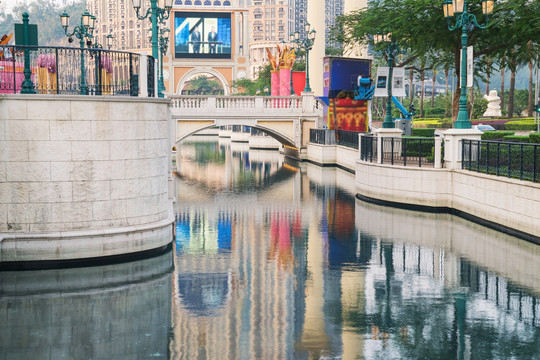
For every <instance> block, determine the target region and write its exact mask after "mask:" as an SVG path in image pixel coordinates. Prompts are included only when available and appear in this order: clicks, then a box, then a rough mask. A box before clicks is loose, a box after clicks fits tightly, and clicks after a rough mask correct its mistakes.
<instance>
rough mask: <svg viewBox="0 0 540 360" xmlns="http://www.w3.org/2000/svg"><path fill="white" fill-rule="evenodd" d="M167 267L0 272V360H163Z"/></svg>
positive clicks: (150, 262) (166, 263)
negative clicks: (155, 359)
mask: <svg viewBox="0 0 540 360" xmlns="http://www.w3.org/2000/svg"><path fill="white" fill-rule="evenodd" d="M172 266H173V263H172V254H171V252H169V253H166V254H163V255H161V256H158V257H154V258H151V259H146V260H143V261H137V262H130V263H125V264H116V265H108V266H97V267H89V268H77V269H62V270H46V271H23V272H1V273H0V314H2V321H0V358H1V359H17V360H22V359H51V360H56V359H152V358H157V359H166V358H169V329H170V326H171V292H172V288H171V275H172Z"/></svg>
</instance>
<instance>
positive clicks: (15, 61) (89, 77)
mask: <svg viewBox="0 0 540 360" xmlns="http://www.w3.org/2000/svg"><path fill="white" fill-rule="evenodd" d="M142 58H143V56H142V55H141V54H135V53H130V52H124V51H111V50H104V49H97V48H96V49H93V48H84V49H81V48H73V47H55V46H14V45H0V94H17V93H21V89H22V88H23V82H24V81H25V73H24V72H25V68H26V69H27V72H28V70H29V71H30V72H29V79H30V80H31V85H30V87H26V86H25V90H24V91H23V93H36V94H69V95H124V96H139V93H140V86H139V84H140V80H142V79H141V78H140V77H141V76H145V77H147V78H146V79H144V80H146V81H145V83H146V84H148V85H147V86H146V88H147V89H148V94H141V95H144V96H155V91H154V83H155V81H154V76H155V75H154V73H155V72H154V71H153V70H154V59H153V58H152V57H148V58H146V56H144V59H148V60H147V61H148V63H147V64H144V66H141V59H142ZM25 61H26V63H25ZM141 68H144V69H145V71H143V72H141ZM147 70H150V71H147Z"/></svg>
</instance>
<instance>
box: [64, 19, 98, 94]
mask: <svg viewBox="0 0 540 360" xmlns="http://www.w3.org/2000/svg"><path fill="white" fill-rule="evenodd" d="M60 20H61V21H62V27H63V28H64V33H65V34H66V36H67V37H68V41H69V42H73V35H75V37H76V38H77V39H79V43H80V47H81V90H80V94H81V95H87V93H88V88H87V87H86V69H85V68H84V51H83V49H84V44H85V43H87V44H88V46H90V45H92V40H91V39H92V38H93V37H94V27H95V25H96V17H95V16H94V15H91V14H90V13H89V12H88V10H86V11H85V12H84V14H82V15H81V25H79V26H75V28H74V29H73V31H72V32H68V27H69V15H68V13H67V12H65V11H64V12H63V13H62V14H61V15H60Z"/></svg>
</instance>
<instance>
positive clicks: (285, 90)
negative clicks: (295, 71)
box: [279, 68, 291, 96]
mask: <svg viewBox="0 0 540 360" xmlns="http://www.w3.org/2000/svg"><path fill="white" fill-rule="evenodd" d="M290 95H291V69H289V68H281V69H279V96H290Z"/></svg>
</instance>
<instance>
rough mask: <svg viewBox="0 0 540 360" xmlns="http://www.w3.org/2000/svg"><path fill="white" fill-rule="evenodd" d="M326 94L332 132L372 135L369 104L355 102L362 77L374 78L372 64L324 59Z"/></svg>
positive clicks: (341, 59) (328, 120) (356, 60)
mask: <svg viewBox="0 0 540 360" xmlns="http://www.w3.org/2000/svg"><path fill="white" fill-rule="evenodd" d="M323 64H324V72H323V81H324V85H323V92H324V96H325V98H326V101H327V104H328V106H326V107H325V110H324V116H325V123H326V127H327V128H328V129H337V130H347V131H357V132H367V131H369V105H370V104H369V101H364V100H355V99H354V91H355V90H356V89H357V87H358V85H357V84H358V77H359V76H361V77H363V78H370V76H371V60H367V59H350V58H340V57H326V58H324V63H323Z"/></svg>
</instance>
